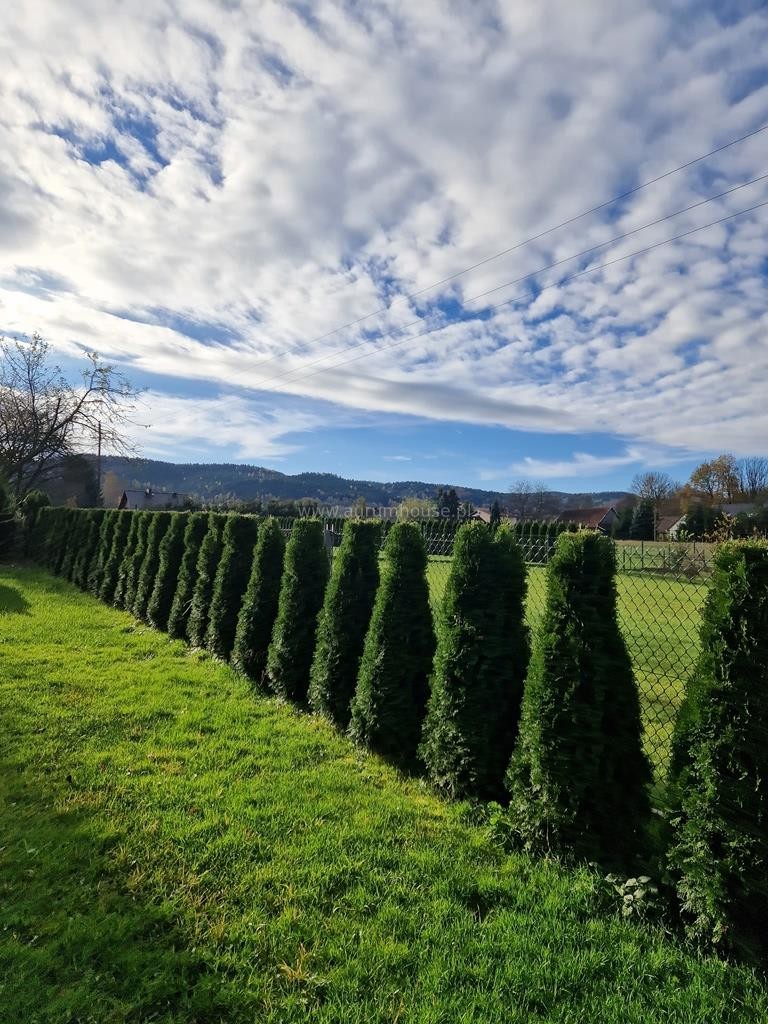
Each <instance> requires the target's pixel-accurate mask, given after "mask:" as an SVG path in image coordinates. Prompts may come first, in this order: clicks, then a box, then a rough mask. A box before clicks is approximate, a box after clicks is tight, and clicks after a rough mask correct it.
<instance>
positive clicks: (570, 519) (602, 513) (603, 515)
mask: <svg viewBox="0 0 768 1024" xmlns="http://www.w3.org/2000/svg"><path fill="white" fill-rule="evenodd" d="M618 518H619V516H618V513H617V512H616V509H615V508H614V507H613V505H605V506H603V507H601V508H564V509H563V511H562V512H561V513H560V515H559V516H558V517H557V519H556V520H555V521H556V522H558V523H576V525H577V526H583V527H585V528H586V529H588V530H597V531H598V532H599V533H610V532H611V527H612V526H613V524H614V523H615V522H616V520H617V519H618Z"/></svg>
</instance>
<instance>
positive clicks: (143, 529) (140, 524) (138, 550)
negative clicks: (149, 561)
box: [122, 509, 155, 612]
mask: <svg viewBox="0 0 768 1024" xmlns="http://www.w3.org/2000/svg"><path fill="white" fill-rule="evenodd" d="M154 515H155V513H154V512H148V511H146V510H145V509H140V510H139V511H137V512H136V513H135V516H136V532H135V535H134V544H133V550H132V551H126V554H125V583H124V586H123V591H122V607H123V608H124V609H125V610H126V611H127V612H129V611H131V609H132V608H133V603H134V601H135V600H136V591H137V589H138V586H139V576H140V575H141V566H142V564H143V563H144V556H145V555H146V553H147V534H148V533H149V526H150V523H151V522H152V517H153V516H154Z"/></svg>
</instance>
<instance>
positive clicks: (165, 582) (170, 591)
mask: <svg viewBox="0 0 768 1024" xmlns="http://www.w3.org/2000/svg"><path fill="white" fill-rule="evenodd" d="M188 519H189V515H188V514H187V513H186V512H172V513H171V521H170V523H169V524H168V529H167V530H166V531H165V534H164V536H163V539H162V540H161V541H160V547H159V548H158V565H157V573H156V575H155V584H154V586H153V588H152V594H151V596H150V598H149V601H148V603H147V621H148V622H149V623H150V624H151V625H152V626H154V627H155V629H162V630H164V629H166V628H167V626H168V616H169V615H170V614H171V604H172V602H173V596H174V594H175V593H176V586H177V583H178V579H179V569H180V568H181V559H182V556H183V554H184V533H185V530H186V528H187V521H188Z"/></svg>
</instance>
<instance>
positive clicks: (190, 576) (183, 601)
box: [168, 512, 210, 640]
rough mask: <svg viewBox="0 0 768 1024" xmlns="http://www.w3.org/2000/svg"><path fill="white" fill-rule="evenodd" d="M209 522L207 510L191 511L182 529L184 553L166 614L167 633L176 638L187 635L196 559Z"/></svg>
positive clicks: (195, 573)
mask: <svg viewBox="0 0 768 1024" xmlns="http://www.w3.org/2000/svg"><path fill="white" fill-rule="evenodd" d="M209 522H210V516H209V513H208V512H192V513H191V515H190V516H189V518H188V519H187V524H186V527H185V529H184V553H183V555H182V556H181V567H180V568H179V580H178V585H177V587H176V591H175V593H174V594H173V595H172V601H171V610H170V613H169V615H168V635H169V636H172V637H175V638H176V639H178V640H185V639H186V637H187V623H188V621H189V613H190V610H191V608H192V595H193V594H194V590H195V581H196V579H197V560H198V558H199V557H200V546H201V544H202V543H203V540H204V538H205V535H206V534H207V532H208V526H209Z"/></svg>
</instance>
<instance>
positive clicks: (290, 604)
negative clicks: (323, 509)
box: [265, 519, 329, 701]
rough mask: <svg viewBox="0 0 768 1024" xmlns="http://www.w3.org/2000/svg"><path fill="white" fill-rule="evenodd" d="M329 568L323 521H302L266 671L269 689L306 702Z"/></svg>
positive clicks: (290, 550)
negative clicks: (318, 617) (319, 616)
mask: <svg viewBox="0 0 768 1024" xmlns="http://www.w3.org/2000/svg"><path fill="white" fill-rule="evenodd" d="M328 571H329V565H328V554H327V552H326V550H325V545H324V543H323V524H322V523H321V522H320V520H319V519H298V520H297V521H296V522H295V523H294V526H293V530H292V531H291V536H290V539H289V541H288V544H287V545H286V549H285V565H284V569H283V577H282V580H281V583H280V597H279V600H278V608H277V618H276V619H275V626H274V629H273V631H272V640H271V642H270V645H269V650H268V653H267V671H266V675H265V680H266V684H267V686H268V687H269V689H271V690H272V691H273V692H274V693H276V694H278V695H279V696H281V697H284V698H286V699H288V700H295V701H304V700H305V699H306V696H307V690H308V688H309V672H310V668H311V665H312V655H313V653H314V649H315V631H316V629H317V616H318V613H319V612H320V608H321V606H322V603H323V593H324V591H325V585H326V583H327V581H328Z"/></svg>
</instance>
